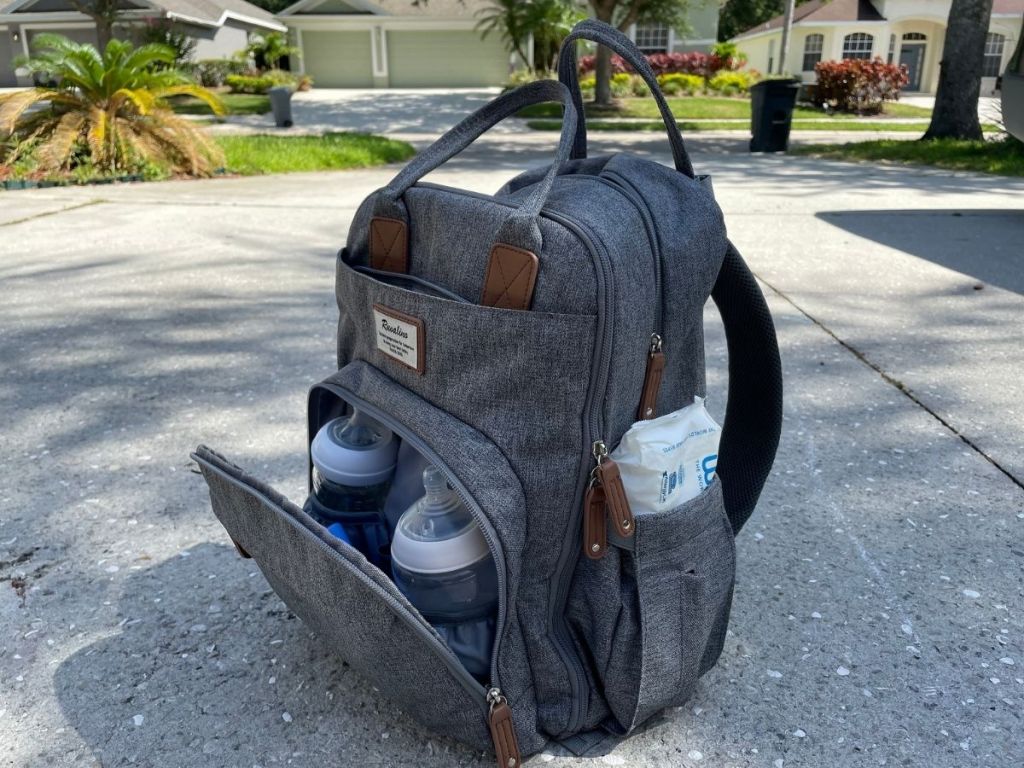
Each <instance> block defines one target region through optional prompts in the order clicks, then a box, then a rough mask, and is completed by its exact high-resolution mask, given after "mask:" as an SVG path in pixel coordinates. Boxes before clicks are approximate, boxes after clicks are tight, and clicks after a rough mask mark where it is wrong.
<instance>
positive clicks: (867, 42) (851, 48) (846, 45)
mask: <svg viewBox="0 0 1024 768" xmlns="http://www.w3.org/2000/svg"><path fill="white" fill-rule="evenodd" d="M874 44H875V38H873V37H872V36H871V35H869V34H867V33H865V32H854V33H853V34H852V35H847V36H846V37H844V38H843V58H844V59H870V58H871V49H872V48H873V47H874Z"/></svg>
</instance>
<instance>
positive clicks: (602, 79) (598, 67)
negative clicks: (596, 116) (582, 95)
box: [594, 45, 612, 107]
mask: <svg viewBox="0 0 1024 768" xmlns="http://www.w3.org/2000/svg"><path fill="white" fill-rule="evenodd" d="M594 77H595V78H596V80H597V82H596V83H595V84H594V103H595V104H600V105H601V106H605V107H610V106H611V103H612V52H611V51H609V50H608V49H607V48H605V47H604V46H603V45H599V46H597V61H596V63H595V69H594Z"/></svg>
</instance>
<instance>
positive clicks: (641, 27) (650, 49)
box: [633, 22, 668, 53]
mask: <svg viewBox="0 0 1024 768" xmlns="http://www.w3.org/2000/svg"><path fill="white" fill-rule="evenodd" d="M633 42H635V43H636V47H637V48H639V49H640V50H641V51H643V52H644V53H666V52H667V51H668V27H667V26H666V25H665V24H657V23H653V22H645V23H642V24H637V25H636V34H635V39H634V41H633Z"/></svg>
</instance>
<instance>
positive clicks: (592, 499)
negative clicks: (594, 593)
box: [583, 477, 608, 560]
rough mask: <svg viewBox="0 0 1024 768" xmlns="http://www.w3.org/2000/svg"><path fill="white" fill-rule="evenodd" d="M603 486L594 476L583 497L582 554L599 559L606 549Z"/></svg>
mask: <svg viewBox="0 0 1024 768" xmlns="http://www.w3.org/2000/svg"><path fill="white" fill-rule="evenodd" d="M607 514H608V512H607V509H606V503H605V495H604V487H603V486H602V485H601V484H600V483H599V482H597V478H596V477H595V478H594V479H593V480H591V482H590V485H589V486H587V495H586V496H585V497H584V499H583V554H585V555H586V556H587V557H589V558H590V559H591V560H600V559H601V558H602V557H604V556H605V553H606V552H607V551H608V523H607V522H606V521H607Z"/></svg>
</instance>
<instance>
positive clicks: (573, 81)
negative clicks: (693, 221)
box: [558, 19, 693, 178]
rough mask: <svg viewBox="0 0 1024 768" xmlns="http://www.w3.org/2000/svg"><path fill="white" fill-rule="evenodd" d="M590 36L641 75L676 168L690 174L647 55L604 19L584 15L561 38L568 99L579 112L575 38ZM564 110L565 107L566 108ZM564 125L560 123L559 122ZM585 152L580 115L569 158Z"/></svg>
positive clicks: (561, 75)
mask: <svg viewBox="0 0 1024 768" xmlns="http://www.w3.org/2000/svg"><path fill="white" fill-rule="evenodd" d="M577 40H592V41H593V42H595V43H599V44H601V45H603V46H605V47H606V48H610V49H611V50H613V51H615V53H617V54H619V56H621V57H622V58H623V59H625V60H626V61H627V62H628V63H629V65H630V66H631V67H633V69H635V70H636V72H637V74H638V75H640V77H642V78H643V79H644V82H646V83H647V87H648V88H650V89H651V95H652V96H654V100H655V101H656V102H657V103H658V109H659V110H660V111H661V118H662V120H664V121H665V128H666V129H667V131H668V140H669V143H670V144H671V145H672V159H673V161H674V162H675V166H676V170H677V171H679V172H680V173H685V174H686V175H687V176H689V177H690V178H693V164H692V163H691V162H690V156H689V155H688V154H687V152H686V146H685V145H684V144H683V136H682V134H681V133H680V132H679V126H678V125H676V119H675V117H674V116H673V115H672V110H671V109H669V107H668V103H667V102H666V101H665V96H664V94H663V93H662V92H661V86H659V85H658V78H657V77H656V76H655V74H654V70H653V69H651V65H650V64H649V63H648V62H647V58H646V57H645V56H644V55H643V53H641V51H640V49H639V48H637V47H636V45H635V44H634V43H633V41H632V40H630V39H629V38H628V37H626V36H625V35H624V34H622V33H621V32H620V31H619V30H617V29H615V28H614V27H611V26H609V25H607V24H605V23H604V22H601V21H595V20H594V19H586V20H585V21H581V22H580V23H579V24H577V25H576V26H575V27H573V28H572V31H571V32H570V33H569V35H568V36H567V37H566V38H565V42H563V43H562V50H561V51H560V52H559V54H558V79H559V80H561V81H562V82H563V83H565V85H566V86H567V87H568V88H569V91H570V93H571V94H572V103H573V106H575V107H576V111H577V112H578V113H579V114H580V115H583V94H582V93H581V92H580V78H579V73H578V70H577V65H576V41H577ZM567 112H568V110H567ZM566 118H568V114H566ZM563 127H564V123H563ZM586 156H587V124H586V120H585V119H580V120H579V123H578V125H577V128H576V140H575V142H574V144H573V150H572V158H573V159H579V158H583V157H586Z"/></svg>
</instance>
